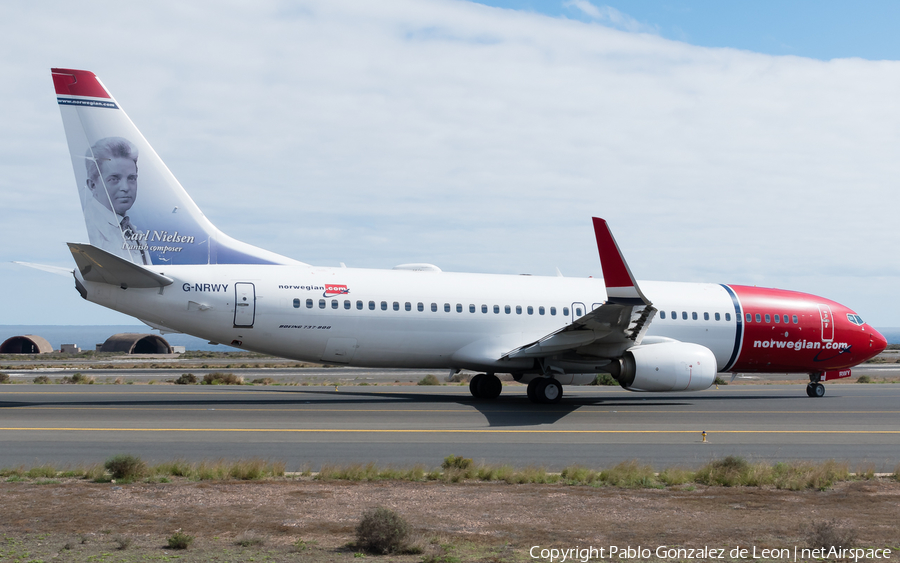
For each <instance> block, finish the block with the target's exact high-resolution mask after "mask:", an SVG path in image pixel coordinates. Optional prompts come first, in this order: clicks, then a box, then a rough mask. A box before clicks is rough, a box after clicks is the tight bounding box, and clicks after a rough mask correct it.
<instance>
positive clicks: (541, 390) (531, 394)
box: [528, 377, 563, 404]
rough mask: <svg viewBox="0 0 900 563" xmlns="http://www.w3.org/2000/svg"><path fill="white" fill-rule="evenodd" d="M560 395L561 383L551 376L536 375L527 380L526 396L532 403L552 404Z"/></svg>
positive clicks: (561, 390) (561, 391)
mask: <svg viewBox="0 0 900 563" xmlns="http://www.w3.org/2000/svg"><path fill="white" fill-rule="evenodd" d="M562 396H563V388H562V384H561V383H560V382H559V381H557V380H555V379H554V378H552V377H537V378H535V379H532V380H531V381H529V382H528V398H529V399H530V400H531V402H532V403H539V404H541V403H542V404H554V403H558V402H559V401H560V400H561V399H562Z"/></svg>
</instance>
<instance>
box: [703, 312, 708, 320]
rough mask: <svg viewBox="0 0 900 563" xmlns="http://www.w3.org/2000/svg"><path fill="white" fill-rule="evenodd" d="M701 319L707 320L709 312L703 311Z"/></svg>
mask: <svg viewBox="0 0 900 563" xmlns="http://www.w3.org/2000/svg"><path fill="white" fill-rule="evenodd" d="M703 320H704V321H708V320H709V313H703Z"/></svg>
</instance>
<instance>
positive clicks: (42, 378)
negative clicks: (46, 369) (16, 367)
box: [32, 375, 50, 385]
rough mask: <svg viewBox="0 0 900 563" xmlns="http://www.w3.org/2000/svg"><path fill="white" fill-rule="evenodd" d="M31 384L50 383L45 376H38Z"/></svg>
mask: <svg viewBox="0 0 900 563" xmlns="http://www.w3.org/2000/svg"><path fill="white" fill-rule="evenodd" d="M32 383H37V384H38V385H46V384H47V383H50V378H49V377H47V376H46V375H39V376H37V377H35V378H34V379H33V380H32Z"/></svg>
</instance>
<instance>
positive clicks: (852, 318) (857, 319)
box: [847, 313, 865, 326]
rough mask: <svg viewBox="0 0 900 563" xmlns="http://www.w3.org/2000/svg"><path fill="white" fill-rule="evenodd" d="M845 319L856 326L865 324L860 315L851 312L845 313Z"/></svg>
mask: <svg viewBox="0 0 900 563" xmlns="http://www.w3.org/2000/svg"><path fill="white" fill-rule="evenodd" d="M847 320H848V321H850V322H851V323H853V324H855V325H858V326H862V325H864V324H865V322H863V320H862V317H860V316H859V315H855V314H853V313H847Z"/></svg>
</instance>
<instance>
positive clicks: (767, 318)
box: [766, 313, 772, 324]
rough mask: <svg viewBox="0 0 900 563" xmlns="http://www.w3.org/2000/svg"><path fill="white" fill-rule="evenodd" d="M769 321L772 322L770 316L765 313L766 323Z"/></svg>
mask: <svg viewBox="0 0 900 563" xmlns="http://www.w3.org/2000/svg"><path fill="white" fill-rule="evenodd" d="M771 322H772V317H770V316H769V315H768V313H767V314H766V324H771Z"/></svg>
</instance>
